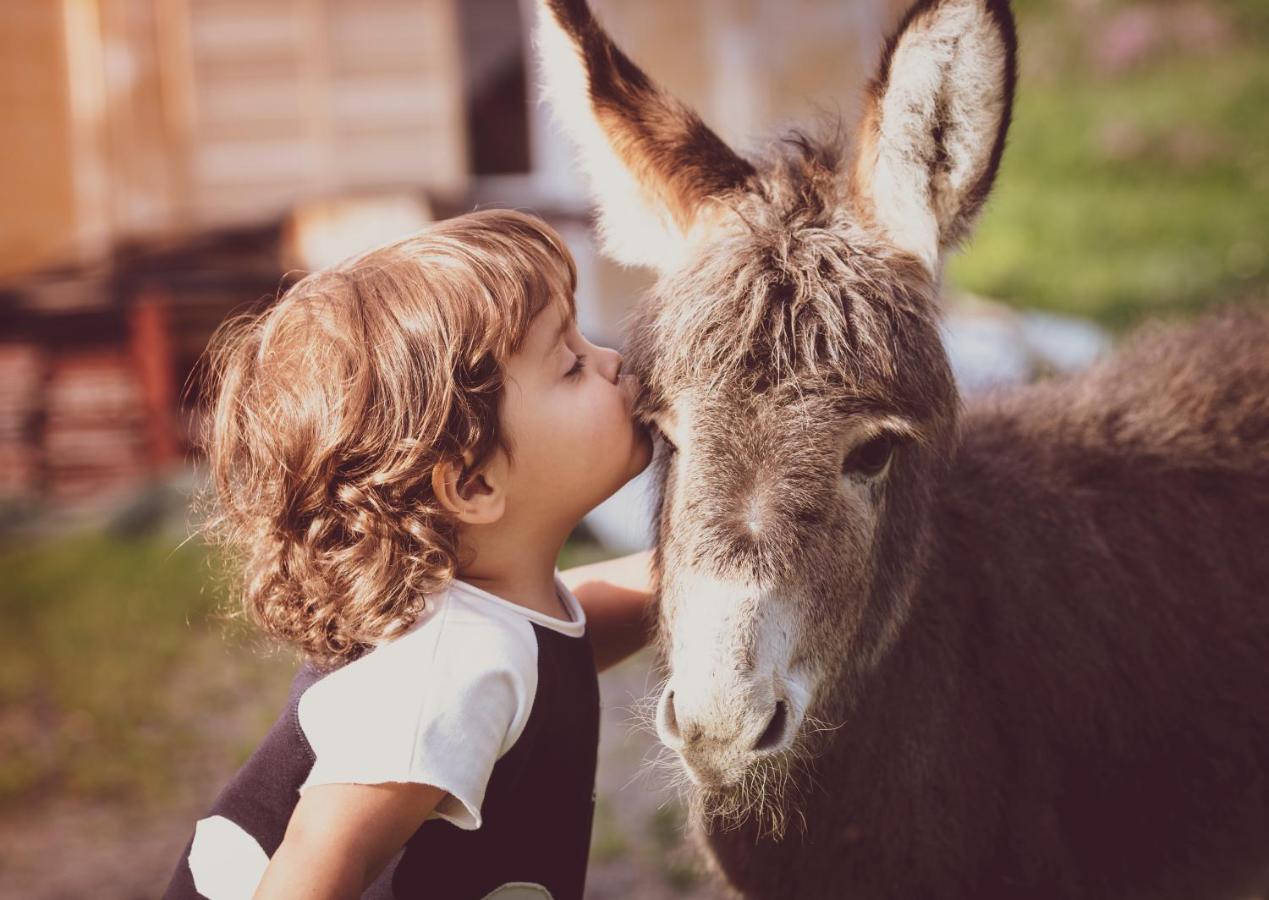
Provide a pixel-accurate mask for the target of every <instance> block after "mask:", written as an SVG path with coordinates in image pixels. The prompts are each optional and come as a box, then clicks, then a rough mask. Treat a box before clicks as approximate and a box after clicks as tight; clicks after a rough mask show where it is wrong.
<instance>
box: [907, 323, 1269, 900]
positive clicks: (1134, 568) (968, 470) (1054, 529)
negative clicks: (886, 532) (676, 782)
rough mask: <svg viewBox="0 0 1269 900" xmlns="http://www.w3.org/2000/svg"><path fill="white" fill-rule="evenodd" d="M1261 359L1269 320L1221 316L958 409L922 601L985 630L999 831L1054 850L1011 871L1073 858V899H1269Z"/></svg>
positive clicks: (1268, 356) (1267, 563)
mask: <svg viewBox="0 0 1269 900" xmlns="http://www.w3.org/2000/svg"><path fill="white" fill-rule="evenodd" d="M1266 348H1269V313H1267V312H1266V311H1263V310H1259V311H1257V310H1227V311H1224V312H1222V313H1219V314H1216V315H1213V316H1208V317H1206V318H1204V319H1201V320H1200V321H1199V322H1197V323H1195V324H1193V325H1190V326H1187V327H1181V328H1176V327H1173V328H1164V327H1157V328H1152V329H1151V330H1150V331H1148V332H1147V333H1144V334H1142V335H1141V336H1139V337H1138V338H1136V339H1134V340H1132V341H1130V342H1129V343H1128V344H1127V345H1126V346H1125V347H1124V348H1123V350H1122V351H1121V352H1119V353H1118V354H1116V355H1114V356H1113V357H1111V358H1109V359H1107V360H1106V361H1104V362H1103V363H1101V364H1100V365H1098V366H1097V367H1095V368H1094V369H1092V370H1090V371H1089V372H1087V373H1086V374H1085V375H1083V376H1081V377H1078V378H1075V379H1071V380H1055V381H1053V382H1052V383H1044V384H1040V385H1036V386H1033V387H1030V388H1025V389H1021V390H1016V391H1010V392H1005V393H1002V394H1000V395H999V396H996V397H990V398H987V399H985V400H984V401H983V402H981V403H977V404H974V405H973V406H971V408H970V410H969V411H968V415H967V416H966V419H965V422H964V425H965V443H964V445H963V448H962V452H961V454H960V458H959V460H958V462H957V463H956V465H955V468H956V473H957V474H956V477H954V478H953V479H951V481H950V483H949V484H948V493H947V494H946V497H945V506H944V515H946V516H947V517H948V520H949V521H954V522H955V523H956V527H955V528H951V527H949V528H946V529H944V530H943V535H944V540H943V541H942V546H941V549H942V551H943V552H941V553H940V554H939V559H940V564H939V568H941V569H942V570H943V571H942V572H938V573H932V576H933V577H932V578H931V579H930V582H929V583H930V584H931V586H935V585H947V586H949V587H947V588H938V587H934V588H933V589H934V590H935V591H936V592H938V591H940V590H942V591H945V592H946V593H947V594H948V596H945V597H943V598H942V602H941V604H940V605H941V606H943V607H947V606H954V607H958V608H961V609H974V610H976V611H977V612H978V613H981V615H976V616H974V622H975V623H976V624H975V625H974V626H973V628H972V629H971V632H972V633H969V634H967V635H966V639H967V640H970V641H972V643H973V652H974V654H975V656H977V657H978V658H979V660H980V661H981V662H980V665H979V666H978V668H977V670H976V674H975V675H972V676H971V677H981V679H982V680H981V683H977V684H975V685H974V690H973V691H972V692H971V693H973V695H974V696H976V697H977V698H978V699H979V700H980V701H983V702H985V703H986V705H987V707H988V708H991V709H994V710H997V711H1000V713H999V719H1000V721H999V723H998V724H1000V725H1001V727H1000V731H999V733H1000V734H1001V735H1003V743H1004V744H1005V746H1004V747H1003V748H1002V752H1003V753H1004V754H1005V757H1006V758H1011V762H1010V763H1009V765H1008V767H1007V768H1008V769H1009V771H1010V772H1011V773H1012V774H1011V775H1010V776H1008V778H1009V780H1010V782H1011V783H1010V784H1008V785H1006V786H1005V792H1006V796H1008V797H1009V798H1010V801H1009V803H1007V804H1006V811H1005V812H1004V813H1003V814H1004V816H1005V818H1006V820H1007V821H1006V822H1004V823H1002V824H1003V825H1004V827H1003V829H1002V832H1001V833H1003V834H1013V835H1028V836H1029V837H1028V840H1031V841H1036V840H1039V841H1041V842H1042V843H1043V842H1044V841H1050V842H1052V845H1051V846H1048V847H1041V846H1036V845H1034V844H1032V845H1031V846H1026V847H1018V848H1015V849H1017V851H1018V853H1019V854H1020V855H1019V856H1017V857H1015V858H1014V859H1012V860H1011V861H1009V862H1006V861H1005V860H1006V859H1007V858H1008V857H1009V856H1010V850H1008V849H1005V848H1002V856H1001V857H998V862H1000V863H1003V864H1004V865H1005V866H1006V867H1010V866H1012V865H1013V864H1015V863H1016V864H1018V865H1020V866H1026V856H1025V854H1028V853H1030V854H1035V855H1036V856H1037V857H1042V858H1045V859H1046V860H1047V861H1048V862H1050V863H1051V862H1052V861H1053V860H1054V859H1067V860H1068V862H1069V865H1068V867H1067V869H1068V874H1070V875H1071V876H1072V882H1071V884H1070V885H1068V887H1070V888H1072V890H1073V891H1074V893H1076V894H1079V895H1083V896H1098V897H1103V896H1104V897H1115V896H1140V895H1145V896H1152V897H1178V898H1180V897H1208V896H1213V897H1216V896H1245V895H1247V894H1248V893H1249V892H1251V891H1254V890H1264V889H1266V888H1269V883H1266V880H1267V879H1269V670H1267V669H1266V660H1269V546H1266V537H1265V535H1266V534H1269V353H1267V352H1266ZM1010 747H1013V748H1015V749H1016V750H1017V753H1011V751H1010V749H1009V748H1010ZM1038 823H1044V824H1045V826H1046V827H1045V828H1044V829H1038V828H1037V824H1038ZM1041 835H1047V837H1041ZM1033 861H1038V860H1033ZM1015 875H1016V877H1018V878H1023V877H1024V875H1023V873H1022V872H1021V871H1019V872H1016V873H1015ZM1058 893H1059V894H1060V893H1062V892H1058ZM1068 895H1069V894H1068Z"/></svg>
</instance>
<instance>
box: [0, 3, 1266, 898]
mask: <svg viewBox="0 0 1269 900" xmlns="http://www.w3.org/2000/svg"><path fill="white" fill-rule="evenodd" d="M595 6H596V7H597V9H598V11H599V14H600V17H601V19H602V20H603V21H604V22H605V23H606V24H607V26H608V27H609V29H610V31H611V32H612V33H613V35H614V36H615V37H616V39H617V40H618V41H619V42H620V43H621V44H622V45H623V46H624V47H625V49H627V50H628V51H629V53H630V54H631V55H632V56H633V57H634V58H635V59H636V60H638V61H639V62H640V63H641V64H643V65H644V67H645V68H646V69H647V70H648V71H649V72H650V73H651V74H652V75H653V76H654V77H655V78H657V79H658V80H659V81H661V82H662V83H663V84H665V85H666V86H667V87H669V88H670V89H671V90H672V91H674V92H675V93H677V94H678V95H679V96H680V97H682V98H683V99H685V100H687V101H688V102H689V103H690V104H691V105H693V106H694V107H695V108H696V109H697V110H698V111H700V112H701V113H702V115H703V116H704V118H705V119H706V120H707V121H708V122H709V123H710V124H711V125H713V126H714V127H715V129H716V130H717V131H718V132H719V133H720V134H722V136H723V137H724V138H726V139H727V140H728V141H729V142H731V143H732V145H733V146H735V147H737V148H738V149H740V150H742V151H744V150H756V149H758V148H760V147H761V146H762V143H763V140H764V138H765V136H767V135H771V134H774V133H776V132H778V131H779V130H780V129H783V128H786V127H789V126H791V125H794V124H797V125H802V126H809V127H812V128H814V127H821V126H823V127H827V126H829V125H831V123H832V121H834V120H835V118H837V117H843V118H844V119H845V120H846V121H849V120H850V117H851V115H852V114H853V113H854V111H855V110H856V103H857V98H858V92H859V89H860V87H861V86H862V84H863V82H864V80H865V79H866V78H867V77H868V75H869V73H870V72H871V69H872V66H873V64H874V62H875V59H876V56H877V54H878V52H879V49H880V45H881V40H882V35H883V34H884V33H885V32H886V31H887V30H888V29H889V28H890V27H891V26H892V25H893V24H894V22H895V21H896V20H897V19H898V17H899V16H900V15H901V14H902V12H903V8H904V6H905V4H904V3H902V2H898V0H597V2H595ZM1015 8H1016V10H1017V13H1018V17H1019V22H1020V28H1021V43H1022V50H1021V68H1022V76H1021V82H1020V86H1019V91H1018V96H1017V107H1016V113H1015V119H1014V126H1013V130H1012V132H1011V138H1010V146H1009V149H1008V151H1007V153H1006V156H1005V161H1004V165H1003V168H1002V170H1001V174H1000V179H999V181H998V185H997V189H996V192H995V194H994V195H993V197H992V199H991V201H990V202H989V204H988V207H987V211H986V214H985V217H984V220H983V223H982V227H981V228H980V230H979V232H978V234H977V236H976V237H975V238H974V240H973V242H972V244H971V245H970V246H969V247H967V248H966V250H965V252H964V253H963V254H962V255H961V256H960V257H959V258H958V259H956V260H955V261H954V262H953V263H952V264H951V265H950V266H949V270H948V273H947V274H948V277H947V291H946V293H947V298H946V303H947V310H948V317H947V323H946V326H945V333H946V337H947V341H948V345H949V349H950V352H951V354H952V358H953V362H954V364H955V367H956V370H957V374H958V377H959V378H960V380H961V382H962V385H963V387H964V388H965V390H967V391H970V392H972V391H977V390H982V389H984V388H985V387H988V386H990V385H992V384H995V383H1001V382H1011V381H1021V380H1026V379H1030V378H1035V377H1045V376H1048V375H1050V374H1052V373H1054V372H1062V371H1067V370H1071V369H1076V368H1079V367H1080V366H1082V365H1086V364H1087V363H1088V362H1089V361H1090V360H1091V359H1093V358H1094V357H1095V356H1096V355H1097V354H1099V353H1101V352H1104V351H1105V350H1106V349H1107V348H1108V347H1110V346H1111V345H1112V344H1113V342H1114V341H1115V340H1116V339H1117V337H1118V336H1119V335H1120V334H1121V333H1122V332H1123V331H1124V330H1125V329H1127V328H1129V327H1131V326H1132V325H1133V324H1135V323H1137V322H1139V321H1140V320H1142V319H1144V318H1147V317H1178V316H1191V315H1194V314H1196V313H1197V312H1199V311H1200V310H1202V309H1203V308H1205V307H1209V306H1212V305H1214V304H1219V303H1223V302H1229V301H1236V302H1263V301H1264V299H1265V297H1266V294H1267V293H1269V290H1267V287H1269V256H1267V254H1269V103H1266V98H1269V0H1209V2H1167V3H1165V2H1132V0H1015ZM531 21H532V4H531V3H528V2H517V0H461V2H460V0H355V2H354V0H7V2H4V3H0V115H2V116H3V118H2V120H0V121H3V130H2V133H3V139H2V140H0V213H2V215H0V895H3V896H6V897H9V896H12V897H32V898H52V897H85V896H92V897H153V896H157V895H158V894H159V893H160V892H161V890H162V888H163V886H164V885H165V884H166V881H167V878H168V876H169V874H170V872H171V870H172V868H173V866H174V865H175V863H176V858H177V855H178V854H179V852H180V851H181V849H182V847H183V846H184V844H185V842H186V840H187V838H188V836H189V833H190V830H191V829H192V827H193V823H194V821H195V820H196V819H197V818H198V817H199V816H201V815H202V814H203V812H204V811H205V809H206V807H207V805H208V804H209V803H210V801H211V799H212V798H213V796H214V795H215V793H216V791H217V790H218V789H219V787H220V786H221V784H223V782H224V781H225V779H226V778H227V777H228V776H229V775H230V774H231V773H232V772H233V771H234V770H235V769H236V768H237V766H238V765H240V764H241V763H242V762H243V761H244V760H245V759H246V757H247V755H248V754H249V753H250V752H251V750H252V749H253V748H254V746H255V744H256V742H257V741H258V740H259V739H260V737H261V736H262V735H263V733H264V732H265V731H266V730H267V728H268V727H269V725H270V724H271V722H272V721H273V719H274V717H275V716H276V715H277V714H278V712H279V710H280V709H281V705H282V703H283V701H284V699H285V695H286V688H287V685H288V683H289V680H290V677H291V675H292V673H293V671H294V667H295V662H294V660H292V659H291V658H290V657H289V656H286V655H285V654H270V653H268V652H266V650H265V648H264V647H263V646H262V645H260V644H259V643H258V642H255V641H253V640H252V636H251V635H250V634H248V633H246V632H244V631H242V630H241V629H234V628H231V627H228V626H226V625H224V624H223V623H222V622H221V621H220V620H219V619H217V618H216V617H214V616H212V615H211V613H212V612H213V610H214V608H215V607H216V605H217V604H218V603H219V602H220V601H221V599H222V598H223V596H224V591H223V578H222V577H221V576H220V575H219V574H218V571H217V569H216V568H215V567H214V565H212V561H211V560H210V558H209V555H208V553H207V552H206V551H205V549H204V547H203V546H202V545H201V543H200V542H199V540H198V539H197V537H196V536H195V537H193V538H190V535H191V533H193V532H194V530H195V528H196V525H197V514H196V512H192V511H191V510H190V506H189V501H190V497H191V496H192V495H193V494H194V493H195V492H196V490H197V488H198V486H199V484H200V483H201V482H200V475H199V469H198V459H197V452H196V449H195V448H196V445H197V439H198V434H197V428H198V421H199V416H198V411H199V406H200V403H201V402H202V401H203V399H204V398H203V395H202V390H201V369H200V363H199V360H200V356H201V354H202V351H203V349H204V346H205V344H206V341H207V339H208V337H209V336H210V334H211V332H212V330H213V329H214V328H215V327H216V325H217V324H218V323H219V322H220V321H221V320H222V319H223V318H224V317H225V315H226V314H228V313H230V312H231V311H235V310H243V309H246V308H249V307H251V306H252V305H253V304H258V303H260V302H261V301H262V300H267V298H270V297H273V296H275V295H276V293H277V291H278V290H279V289H280V288H282V287H284V286H285V285H286V284H287V283H289V281H290V280H291V279H293V278H294V277H295V275H296V273H298V272H302V271H305V270H308V269H311V268H314V267H318V266H322V265H325V264H328V263H331V262H335V261H337V260H338V259H340V258H342V257H344V256H345V255H347V254H349V253H352V252H355V251H357V250H360V249H363V248H364V247H366V246H370V245H373V244H376V243H380V242H383V241H386V240H389V239H391V238H394V237H397V236H400V235H402V234H405V233H408V232H410V231H412V230H415V229H417V228H419V227H421V226H423V225H425V224H426V223H427V222H428V221H431V220H434V219H435V218H439V217H444V216H448V215H453V214H455V213H459V212H462V211H465V210H470V209H473V208H475V207H478V206H488V205H497V206H515V207H518V208H523V209H528V210H532V211H535V212H537V213H539V214H540V215H542V216H544V217H546V218H547V219H548V220H549V221H551V222H552V223H553V224H554V225H555V226H556V227H557V228H558V229H559V230H560V231H561V232H562V233H563V234H564V236H565V238H566V239H567V240H568V241H569V244H570V246H571V247H572V249H573V252H574V253H575V255H576V256H577V259H578V262H579V267H580V275H581V279H580V280H581V283H580V288H579V294H578V304H579V312H580V317H581V324H582V327H583V330H584V331H585V332H586V333H587V334H588V336H589V337H591V338H592V339H594V340H598V341H603V342H609V343H611V344H613V345H617V346H619V345H620V343H621V337H622V320H623V317H624V316H625V315H626V314H627V313H628V312H629V311H630V310H631V309H632V308H633V307H634V305H635V304H637V303H638V302H639V296H640V292H641V291H642V290H643V289H644V288H645V287H646V285H647V283H648V282H647V279H646V277H645V276H644V275H642V274H640V273H638V272H631V271H625V270H621V269H619V268H617V267H616V266H614V265H612V264H609V263H607V262H605V261H604V260H602V259H600V258H599V257H598V256H597V255H596V252H595V248H594V243H593V241H592V238H591V236H590V229H589V221H590V219H589V215H590V211H589V208H588V204H587V200H586V195H585V192H584V185H583V183H582V181H581V179H580V178H579V177H577V175H576V174H575V173H574V171H573V168H572V163H571V153H570V150H569V148H568V146H567V144H566V143H565V142H564V141H563V140H562V139H561V138H560V137H559V136H558V135H557V134H556V133H555V132H554V130H553V128H552V126H551V124H550V119H549V115H548V111H547V110H546V109H545V108H544V107H543V106H541V105H540V104H539V103H538V102H537V98H536V96H535V89H534V77H533V64H532V54H531V52H530V51H531V48H530V43H529V36H528V25H527V23H529V22H531ZM187 538H188V540H187ZM645 539H646V496H645V493H644V487H643V485H642V484H641V483H636V484H633V485H631V486H630V487H629V488H627V489H625V490H623V492H622V493H621V494H619V495H618V496H617V497H616V498H614V499H613V500H612V501H610V502H609V503H608V504H605V506H604V507H602V508H601V509H600V510H598V511H597V512H596V513H595V514H593V515H592V516H590V517H588V519H587V522H586V523H585V525H584V527H583V528H582V529H580V530H579V533H578V534H577V535H576V536H575V539H574V540H572V541H570V544H569V546H568V548H567V549H566V552H565V556H564V558H562V559H561V561H560V565H561V567H567V566H568V565H571V564H573V563H574V562H580V561H586V560H590V559H595V558H599V557H602V556H606V555H612V554H614V553H618V552H624V551H628V550H632V549H635V548H637V547H639V546H641V545H642V542H643V541H644V540H645ZM652 678H653V676H652V675H651V674H650V670H649V660H648V657H647V656H646V655H643V656H640V657H637V658H635V659H633V660H631V661H630V662H628V663H626V664H624V665H623V666H621V667H619V668H618V669H616V670H615V671H613V672H611V673H608V674H606V675H605V676H604V678H603V679H602V688H603V691H604V704H605V733H604V738H603V746H602V748H601V762H600V774H599V780H600V785H599V788H600V791H599V795H600V796H599V806H598V813H597V819H596V826H595V834H594V839H593V843H592V864H591V869H590V886H589V889H588V896H591V897H595V898H617V897H622V898H626V897H638V898H642V897H646V898H662V897H712V896H714V895H715V894H714V893H713V892H712V891H711V889H710V886H709V882H708V880H707V879H706V878H704V877H703V876H702V874H701V873H700V872H699V871H698V870H697V868H696V866H695V863H694V861H693V858H692V856H691V854H690V853H689V852H688V850H687V849H686V848H685V847H684V846H683V843H682V841H681V837H680V824H681V819H682V813H681V810H680V807H679V806H678V804H677V802H676V800H675V798H674V796H673V795H672V794H670V793H668V792H667V791H666V790H664V789H663V787H662V785H661V781H660V779H659V778H658V776H657V775H656V774H655V772H653V773H650V774H647V773H645V774H640V771H641V768H643V767H645V766H646V763H647V761H649V760H651V759H652V757H653V756H654V755H655V750H654V744H653V742H652V740H651V739H650V737H649V736H648V735H647V734H646V733H644V732H642V731H640V730H638V729H635V728H632V727H631V726H630V724H629V720H630V718H631V709H632V708H633V707H634V706H635V705H636V704H637V702H638V700H639V698H640V697H641V696H643V694H644V693H645V692H646V690H647V689H648V688H649V687H650V685H651V679H652ZM544 824H547V823H544Z"/></svg>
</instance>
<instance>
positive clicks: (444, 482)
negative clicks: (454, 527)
mask: <svg viewBox="0 0 1269 900" xmlns="http://www.w3.org/2000/svg"><path fill="white" fill-rule="evenodd" d="M471 464H472V454H471V451H470V450H468V451H465V452H464V453H463V462H462V466H459V465H458V463H457V460H441V461H440V462H438V463H437V464H436V465H434V466H433V467H432V492H433V493H434V494H436V499H437V500H439V501H440V502H441V504H442V505H443V506H444V507H445V508H446V509H448V510H449V511H450V512H452V513H453V514H454V515H455V516H456V517H457V518H458V519H459V521H461V522H463V523H464V524H466V525H488V524H491V523H493V522H496V521H498V520H499V519H501V518H502V514H503V512H505V511H506V507H507V494H506V479H505V478H504V477H503V476H504V474H505V469H506V466H505V465H504V463H503V455H502V453H501V452H495V453H494V454H493V457H492V458H491V459H490V460H489V461H488V462H487V463H486V464H485V465H484V466H482V467H481V468H480V469H478V470H473V469H472V468H471Z"/></svg>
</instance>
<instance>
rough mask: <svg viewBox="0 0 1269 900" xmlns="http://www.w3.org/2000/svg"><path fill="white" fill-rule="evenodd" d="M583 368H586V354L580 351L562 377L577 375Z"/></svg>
mask: <svg viewBox="0 0 1269 900" xmlns="http://www.w3.org/2000/svg"><path fill="white" fill-rule="evenodd" d="M584 368H586V354H584V353H580V354H578V356H577V359H576V361H575V362H574V363H573V368H571V369H569V370H568V371H567V372H565V373H564V377H565V378H573V377H574V376H576V375H578V374H579V373H580V372H581V371H582V369H584Z"/></svg>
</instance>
